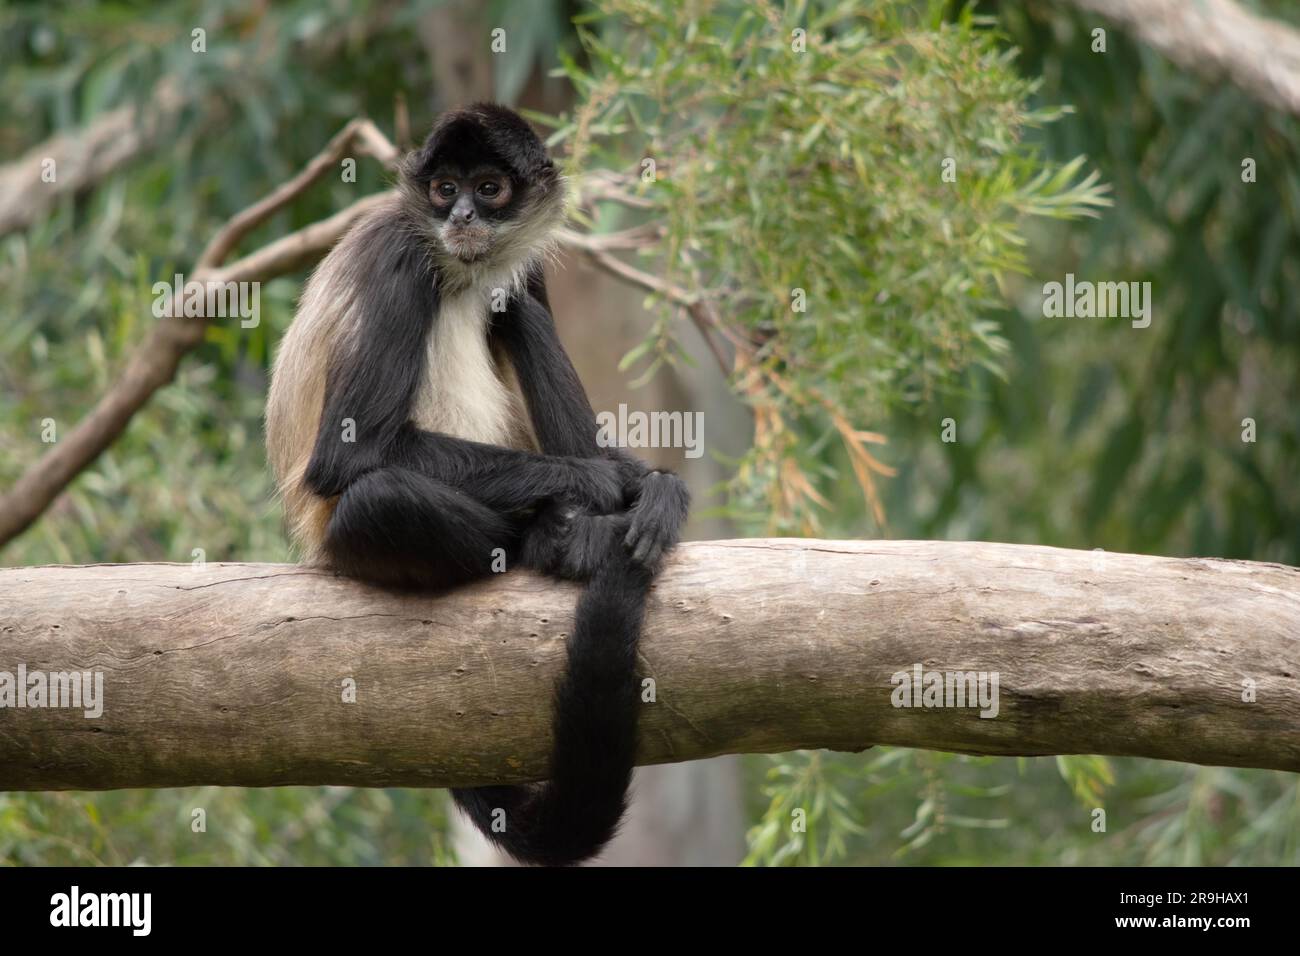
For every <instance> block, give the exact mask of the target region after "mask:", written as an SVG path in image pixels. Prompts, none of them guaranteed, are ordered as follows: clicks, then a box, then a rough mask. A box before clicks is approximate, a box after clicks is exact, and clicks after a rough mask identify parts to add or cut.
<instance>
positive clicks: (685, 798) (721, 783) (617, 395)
mask: <svg viewBox="0 0 1300 956" xmlns="http://www.w3.org/2000/svg"><path fill="white" fill-rule="evenodd" d="M483 12H484V11H483V9H482V6H481V5H480V4H474V3H467V2H465V0H453V2H450V3H446V4H443V5H441V6H439V7H437V8H435V9H434V10H431V11H430V12H429V14H428V15H427V16H426V17H425V18H424V21H423V24H422V26H421V30H420V34H421V37H422V38H423V40H424V43H425V47H426V49H427V50H428V52H429V57H430V62H431V64H432V69H433V75H434V79H435V90H434V106H435V108H436V109H438V110H442V109H448V108H452V107H456V106H463V105H465V104H467V103H472V102H474V101H475V100H484V99H492V98H493V85H494V84H493V80H492V61H491V59H490V55H489V54H488V53H487V51H488V49H489V47H488V31H489V29H490V25H488V24H486V23H484V22H483V20H482V19H481V18H482V14H483ZM544 79H545V78H544V76H543V75H542V73H541V72H540V71H535V72H534V75H533V77H532V81H531V82H530V83H529V84H528V85H527V87H526V88H525V91H524V94H523V98H522V101H521V103H520V105H522V106H525V107H527V108H529V109H536V110H543V111H546V112H552V113H555V112H559V111H560V110H562V109H564V108H566V107H567V106H568V105H569V103H568V102H567V101H566V100H562V99H558V98H556V96H555V94H554V93H552V91H553V90H554V91H556V92H557V93H564V94H565V95H567V93H566V88H565V87H563V86H560V85H558V84H548V83H545V82H544ZM416 137H417V140H418V138H419V134H418V132H417V133H416ZM547 291H548V292H549V294H550V298H551V305H552V308H553V309H554V310H555V319H556V323H557V324H558V326H559V330H560V337H561V338H562V339H563V341H564V345H565V348H566V349H568V351H569V355H570V357H571V358H572V359H573V364H574V365H575V366H576V367H577V369H578V374H579V375H580V376H581V377H582V381H583V384H585V385H586V387H587V394H588V395H589V396H590V398H591V404H592V407H593V408H595V409H596V411H597V412H599V411H601V410H611V411H617V409H618V405H619V402H626V403H627V405H628V407H629V408H630V409H640V410H644V411H655V410H666V411H678V410H680V411H683V412H687V411H697V410H698V411H702V412H704V422H705V431H704V436H705V442H706V444H705V446H704V447H705V448H706V454H705V456H704V457H703V458H699V459H695V460H693V461H691V462H690V467H683V463H684V458H683V456H682V453H681V451H680V450H679V449H662V448H647V449H633V452H634V453H635V454H637V455H638V456H640V457H644V458H646V459H647V460H649V461H651V462H653V463H654V464H656V465H663V466H667V467H671V468H673V469H675V470H678V471H679V472H680V473H681V475H682V477H683V478H685V479H686V480H687V482H688V483H689V484H690V488H691V494H692V495H693V496H694V499H695V502H696V507H697V509H698V508H700V507H702V506H703V504H704V502H705V501H706V494H707V492H708V489H709V488H710V487H712V486H713V485H714V484H716V483H717V482H718V481H720V480H721V479H722V477H723V474H722V471H721V468H720V466H719V465H718V463H717V461H716V460H715V459H713V458H712V457H710V456H709V454H708V452H707V449H709V448H710V447H716V446H711V445H710V444H708V441H709V436H710V434H712V435H722V434H728V435H739V436H743V435H745V434H746V431H745V428H746V427H747V418H746V415H745V412H744V409H743V408H741V407H740V406H739V405H738V404H737V403H736V402H735V400H734V399H732V398H731V394H730V392H729V390H728V389H727V387H726V382H725V381H724V380H723V378H722V376H721V374H720V373H719V372H717V370H716V368H715V367H714V366H708V367H707V370H708V371H710V372H711V373H712V374H711V375H709V377H708V381H707V385H696V386H695V387H694V388H693V389H692V388H690V387H688V385H687V384H686V383H684V382H683V381H681V380H680V378H679V376H677V375H676V374H675V373H674V372H673V370H671V369H667V370H664V371H661V372H660V373H659V374H658V375H657V376H656V377H655V378H654V380H653V381H651V382H649V383H648V384H647V385H646V386H645V387H643V388H641V389H639V390H637V391H636V392H635V393H633V392H632V390H631V389H629V388H628V381H629V378H630V376H628V375H624V374H623V373H622V372H620V371H619V370H618V362H619V359H621V358H622V357H623V355H624V354H626V353H627V351H628V350H629V349H630V348H632V346H633V345H635V344H636V343H637V342H638V341H640V339H641V336H642V334H643V333H644V331H645V330H646V329H647V328H649V326H650V317H649V316H648V315H647V314H646V312H645V310H644V309H642V308H641V301H642V299H643V295H642V294H641V293H639V292H636V291H633V290H631V289H629V288H628V287H626V286H625V285H623V284H622V283H620V282H618V281H617V280H615V279H613V278H611V277H610V276H608V275H606V274H604V273H601V272H597V271H596V270H595V268H594V267H592V266H590V265H588V264H587V263H585V262H582V261H579V258H578V257H576V256H573V255H569V254H566V255H565V256H564V257H563V258H562V259H561V261H560V264H559V266H558V267H557V268H552V269H550V270H548V274H547ZM697 338H698V333H695V330H694V329H689V330H688V336H687V337H686V341H685V344H686V347H687V348H688V349H690V351H691V354H692V355H698V356H707V355H708V352H707V350H706V349H705V348H704V347H703V344H702V343H700V342H698V341H697ZM705 368H706V367H705V366H704V364H703V362H701V369H705ZM702 378H703V376H695V379H696V381H697V382H698V381H699V380H700V379H702ZM722 414H725V415H726V416H727V417H728V418H730V419H731V420H732V421H731V423H730V424H732V425H733V426H734V425H735V424H737V423H741V424H740V427H739V428H736V427H731V428H725V429H724V428H723V427H721V424H722V423H721V419H720V415H722ZM711 424H712V425H714V427H713V428H712V429H710V425H711ZM743 450H744V449H743V439H742V445H741V446H740V447H729V448H727V449H726V451H727V453H729V454H739V453H740V452H741V451H743ZM731 533H732V529H730V528H729V527H728V526H727V523H726V522H723V521H720V520H717V519H699V518H695V517H692V518H691V521H690V522H689V523H688V525H687V527H686V532H685V536H686V537H687V538H724V537H728V536H729V535H730V534H731ZM632 787H633V799H632V803H631V808H630V810H629V812H628V815H627V819H626V821H625V822H624V825H623V828H622V830H621V831H620V833H619V835H618V837H616V838H615V839H614V840H613V842H611V843H610V845H609V847H608V848H607V849H606V850H605V852H604V853H603V854H601V858H600V860H599V861H598V862H597V863H596V864H595V865H616V866H617V865H654V866H730V865H733V864H735V863H737V862H739V860H740V859H741V857H742V856H743V855H744V847H745V843H744V831H745V818H744V806H743V801H742V798H741V787H740V760H739V758H737V757H719V758H716V759H713V760H704V761H697V762H694V763H686V764H673V765H665V766H658V767H639V768H637V770H636V774H635V777H634V779H633V784H632ZM452 841H453V844H454V845H455V847H456V853H457V856H458V857H459V859H460V861H461V863H463V864H465V865H468V866H510V865H513V864H512V861H511V860H510V859H509V858H508V857H506V856H505V855H504V854H502V853H500V852H498V851H497V850H496V848H495V847H493V846H492V845H491V844H490V843H489V842H488V841H487V840H486V839H485V838H484V837H483V836H482V835H481V834H479V832H478V831H477V830H475V829H474V828H473V826H472V825H471V824H470V823H469V822H468V821H467V820H466V819H465V818H464V817H463V816H461V815H460V814H459V813H453V814H452Z"/></svg>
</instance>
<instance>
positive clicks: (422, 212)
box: [266, 103, 690, 865]
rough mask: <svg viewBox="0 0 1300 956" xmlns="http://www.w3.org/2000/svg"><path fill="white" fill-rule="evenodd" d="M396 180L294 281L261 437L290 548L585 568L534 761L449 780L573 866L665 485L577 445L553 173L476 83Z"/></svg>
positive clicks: (341, 555)
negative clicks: (489, 782) (555, 272)
mask: <svg viewBox="0 0 1300 956" xmlns="http://www.w3.org/2000/svg"><path fill="white" fill-rule="evenodd" d="M397 179H398V189H397V190H396V191H395V195H394V197H393V198H392V199H391V200H389V201H386V202H385V203H384V204H383V205H381V206H379V207H378V208H376V209H375V210H374V211H372V212H371V213H370V214H368V215H367V216H366V217H365V218H364V219H363V220H361V221H359V222H358V223H357V224H356V225H355V226H354V227H353V228H352V229H351V230H350V231H349V232H348V234H347V235H346V236H345V237H344V238H343V239H342V240H341V241H340V242H339V244H338V245H337V246H336V247H335V248H334V249H333V251H331V252H330V254H329V255H328V256H327V257H326V258H325V259H324V260H323V261H322V262H321V264H320V265H319V266H318V267H317V268H316V270H315V271H314V273H313V274H312V276H311V278H310V280H309V281H308V283H307V285H306V288H305V289H304V291H303V295H302V298H301V300H300V302H299V305H298V310H297V312H296V314H295V316H294V320H293V323H292V325H291V326H290V328H289V330H288V332H287V333H286V334H285V336H284V339H283V341H282V342H281V344H280V348H279V351H278V354H277V356H276V360H275V365H274V370H273V374H272V380H271V388H270V394H269V398H268V402H267V416H266V417H267V420H266V439H267V449H268V456H269V458H270V460H271V463H272V466H273V468H274V471H275V474H276V478H277V484H278V488H279V491H280V494H281V497H282V499H283V501H284V505H285V512H286V519H287V522H288V525H289V528H290V531H291V534H292V536H293V537H294V539H295V540H296V541H297V543H298V544H299V546H300V547H301V549H302V550H303V552H304V557H305V559H306V560H308V561H310V562H313V563H318V564H323V565H325V566H328V567H331V568H334V569H335V570H337V571H338V572H340V573H342V574H344V575H347V576H351V577H355V578H359V579H361V580H363V581H368V582H372V583H374V584H378V585H382V586H387V587H393V588H406V589H409V588H417V589H441V588H447V587H451V586H454V585H457V584H460V583H463V582H467V581H471V580H474V579H476V578H481V577H484V576H486V575H487V574H489V573H491V572H492V570H493V567H492V565H493V561H494V557H499V556H500V555H502V554H504V555H505V556H506V561H507V564H508V566H510V567H515V566H521V567H527V568H532V569H534V570H537V571H541V572H543V573H546V574H550V575H554V576H557V577H562V578H566V579H570V580H578V581H582V582H585V588H584V590H583V593H582V596H581V597H580V599H579V601H578V605H577V609H576V612H575V621H574V626H573V629H572V634H571V637H570V638H569V640H568V650H567V663H566V668H565V673H564V676H563V677H562V678H561V680H560V681H559V683H558V685H557V687H556V690H555V696H554V705H553V706H554V710H553V716H552V720H553V725H552V729H553V734H554V749H553V751H552V754H551V759H550V771H549V779H548V780H547V781H546V782H544V783H541V784H534V785H530V786H490V787H479V788H473V789H453V790H452V795H453V797H454V799H455V801H456V803H457V804H458V805H459V806H460V807H461V809H462V810H463V811H465V812H466V813H467V814H468V815H469V817H470V818H471V819H472V820H473V821H474V822H475V824H476V825H477V826H478V828H479V829H480V830H482V831H483V833H484V834H485V835H486V836H487V837H488V838H489V839H491V840H493V841H494V842H496V843H497V844H498V845H500V846H501V847H502V848H503V849H504V850H506V851H507V852H508V853H510V854H511V855H512V856H514V857H515V858H516V859H518V860H520V861H521V862H525V863H532V864H542V865H572V864H576V863H578V862H581V861H582V860H585V859H587V858H589V857H591V856H593V855H595V854H596V853H598V852H599V851H600V849H601V847H602V846H604V844H605V843H606V842H607V841H608V840H609V839H610V838H611V837H612V836H613V835H614V833H615V832H616V831H617V828H618V825H619V821H620V819H621V818H622V815H623V812H624V810H625V808H626V801H627V789H628V785H629V782H630V780H631V774H632V767H633V764H634V758H635V753H636V726H637V716H638V708H639V706H640V705H639V687H638V684H637V680H636V676H637V675H636V647H637V641H638V638H639V637H640V632H641V623H642V617H643V614H644V607H645V601H646V597H647V593H648V591H649V588H650V584H651V581H652V579H653V577H654V574H655V573H656V571H657V570H658V568H659V566H660V564H661V562H662V559H663V557H664V555H665V554H666V553H667V552H668V551H669V550H670V549H671V548H672V547H673V546H674V545H675V544H676V542H677V540H678V536H679V532H680V529H681V525H682V523H683V522H684V521H685V519H686V514H687V510H688V507H689V503H690V499H689V495H688V493H687V491H686V486H685V484H684V483H683V482H682V481H681V479H680V478H679V477H678V476H676V475H675V474H673V473H671V472H668V471H662V470H654V469H651V468H649V467H648V466H647V465H645V464H644V463H643V462H641V461H638V460H637V459H635V458H632V457H631V456H629V455H627V454H625V453H624V452H622V451H621V450H619V449H613V448H602V447H599V445H598V444H597V441H596V435H597V426H596V420H595V414H594V413H593V411H592V408H591V404H590V403H589V401H588V399H587V395H586V392H585V391H584V390H583V387H582V383H581V381H580V380H579V379H578V375H577V373H576V371H575V370H574V368H573V364H572V363H571V362H570V360H569V357H568V355H567V354H566V353H565V351H564V348H563V346H562V345H561V344H560V340H559V336H558V335H557V333H556V328H555V322H554V318H553V316H552V314H551V309H550V304H549V302H548V299H547V295H546V284H545V280H544V277H543V272H542V263H543V261H544V260H545V259H546V258H547V256H548V255H549V254H550V253H551V250H552V249H553V246H554V241H555V240H554V236H555V232H556V230H557V229H558V228H559V227H560V225H561V224H562V223H563V221H564V218H565V206H566V194H565V193H566V190H565V183H564V180H563V178H562V176H561V175H560V173H559V172H558V170H557V169H556V167H555V165H554V163H553V161H552V160H551V158H550V157H549V155H548V154H547V151H546V148H545V146H544V145H543V144H542V142H541V140H540V139H539V138H538V137H537V135H536V133H534V132H533V130H532V129H531V128H530V127H529V125H528V124H527V123H526V122H525V121H524V120H523V119H522V118H521V117H520V116H519V115H518V114H516V113H514V112H513V111H511V110H509V109H507V108H505V107H503V106H499V105H495V104H489V103H482V104H476V105H474V106H470V107H467V108H464V109H460V110H455V111H452V112H449V113H446V114H444V115H443V116H442V117H441V118H440V119H439V120H438V122H437V123H436V124H435V126H434V128H433V130H432V132H431V133H430V134H429V137H428V138H427V140H426V141H425V142H424V144H423V146H422V147H420V148H418V149H416V150H414V151H412V152H411V153H410V154H409V155H407V156H406V157H405V158H404V159H403V161H402V163H401V164H400V167H399V171H398V175H397ZM498 549H500V550H498ZM497 810H504V811H505V824H506V825H505V829H504V832H494V830H495V829H499V828H494V827H492V826H491V824H492V821H493V816H494V812H495V811H497Z"/></svg>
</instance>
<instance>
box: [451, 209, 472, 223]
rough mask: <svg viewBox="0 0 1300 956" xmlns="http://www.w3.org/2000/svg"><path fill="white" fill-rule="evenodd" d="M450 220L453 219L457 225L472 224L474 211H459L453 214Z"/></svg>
mask: <svg viewBox="0 0 1300 956" xmlns="http://www.w3.org/2000/svg"><path fill="white" fill-rule="evenodd" d="M452 218H453V219H455V220H456V221H457V222H459V223H466V222H473V221H474V210H473V209H464V210H461V211H459V212H457V213H455V214H454V215H453V216H452Z"/></svg>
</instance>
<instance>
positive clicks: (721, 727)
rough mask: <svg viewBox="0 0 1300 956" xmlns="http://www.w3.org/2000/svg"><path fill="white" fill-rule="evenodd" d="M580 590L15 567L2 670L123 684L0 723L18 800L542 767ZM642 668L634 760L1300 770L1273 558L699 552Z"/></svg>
mask: <svg viewBox="0 0 1300 956" xmlns="http://www.w3.org/2000/svg"><path fill="white" fill-rule="evenodd" d="M576 593H577V589H576V587H574V586H572V585H567V584H562V583H558V582H553V581H548V580H544V579H542V578H540V577H536V576H533V575H529V574H526V573H512V574H508V575H502V576H500V577H498V578H494V579H492V580H490V581H485V582H481V583H479V584H476V585H473V586H470V587H466V588H464V589H461V590H458V591H455V592H453V593H447V594H442V595H416V594H405V595H401V594H391V593H387V592H384V591H381V590H377V589H374V588H369V587H365V586H362V585H360V584H357V583H355V582H352V581H347V580H342V579H339V578H336V577H334V576H332V575H330V574H329V573H327V572H323V571H319V570H313V569H308V568H300V567H294V566H290V565H249V564H208V565H206V566H205V567H192V566H189V565H171V564H153V565H146V564H139V565H96V566H89V567H44V568H11V569H4V570H0V671H7V672H10V673H13V674H16V673H17V668H18V666H19V665H20V664H22V665H25V668H26V670H27V671H28V673H29V674H31V673H32V672H36V671H45V672H61V671H74V670H76V671H88V672H92V673H93V672H101V673H102V674H103V682H104V707H103V714H102V716H100V717H98V718H87V717H86V716H84V715H83V712H82V711H81V710H75V709H69V708H53V707H43V708H42V707H36V708H31V707H25V708H22V709H9V708H5V709H0V790H31V789H39V790H55V789H90V790H98V789H112V788H117V787H164V786H189V785H196V784H217V785H244V786H280V785H289V784H346V785H357V786H434V787H444V786H451V785H459V786H465V785H478V784H487V783H512V782H520V781H527V780H536V779H539V778H542V777H544V776H545V773H546V760H547V751H548V748H549V746H550V695H551V688H552V686H553V683H554V681H555V680H556V678H557V677H558V675H559V674H560V672H561V669H562V668H563V664H564V641H565V636H566V634H567V632H568V628H569V626H570V622H571V620H572V613H573V606H574V599H575V595H576ZM641 659H642V669H643V673H644V675H645V676H646V677H648V678H652V679H653V681H654V702H647V703H645V705H644V710H643V712H642V716H641V745H640V754H639V762H640V763H643V764H650V763H665V762H675V761H683V760H694V759H698V758H701V757H707V756H713V755H716V754H725V753H760V752H772V753H775V752H781V751H787V750H794V749H799V748H810V747H826V748H831V749H836V750H860V749H862V748H865V747H866V746H868V745H870V744H895V745H902V746H909V747H922V748H927V749H935V750H947V751H957V752H964V753H980V754H1008V755H1009V754H1029V755H1037V754H1068V753H1101V754H1123V755H1132V756H1145V757H1158V758H1163V759H1168V760H1180V761H1187V762H1192V763H1201V764H1219V765H1227V766H1245V767H1269V768H1277V769H1285V770H1293V771H1294V770H1300V571H1298V570H1297V569H1294V568H1290V567H1286V566H1282V565H1274V564H1262V563H1254V562H1244V561H1221V560H1212V559H1177V558H1162V557H1145V556H1139V555H1126V554H1108V553H1102V552H1087V551H1067V550H1061V549H1055V548H1043V547H1033V546H1026V545H1009V544H984V543H973V542H910V541H871V542H855V541H816V540H793V539H755V540H737V541H714V542H696V543H691V544H686V545H683V546H682V547H681V548H680V549H679V551H678V553H677V554H676V555H675V557H674V558H673V560H672V562H671V564H670V566H669V567H667V568H666V569H665V571H664V572H663V574H662V575H661V576H660V578H659V579H658V581H657V584H656V587H655V589H654V593H653V595H652V598H651V604H650V608H649V613H648V618H647V624H646V629H645V634H644V637H643V640H642V654H641ZM917 664H919V665H921V666H922V668H923V669H924V670H925V671H942V672H948V671H976V672H987V673H990V674H992V673H996V674H997V675H998V678H999V694H998V706H997V715H996V716H995V717H990V718H984V717H981V716H979V712H978V710H977V709H974V708H971V707H964V708H963V707H901V708H900V707H895V706H894V703H893V698H894V697H895V696H896V690H897V689H896V687H895V685H894V683H893V682H892V681H891V678H892V677H893V675H895V674H896V673H899V672H902V673H904V674H907V675H909V677H910V675H911V673H912V671H913V665H917ZM349 678H350V679H352V680H355V682H356V702H355V703H346V702H344V690H343V686H344V682H345V680H346V679H349ZM0 680H3V675H0ZM29 680H30V678H29ZM83 703H84V702H83Z"/></svg>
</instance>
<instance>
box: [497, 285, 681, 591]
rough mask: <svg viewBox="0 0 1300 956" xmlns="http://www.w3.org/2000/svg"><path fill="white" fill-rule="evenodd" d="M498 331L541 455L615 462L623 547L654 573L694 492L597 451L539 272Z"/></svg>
mask: <svg viewBox="0 0 1300 956" xmlns="http://www.w3.org/2000/svg"><path fill="white" fill-rule="evenodd" d="M495 331H496V333H497V334H498V335H499V336H500V338H501V341H502V342H503V344H504V345H505V346H506V349H507V351H508V353H509V354H510V358H511V361H512V363H513V365H514V368H515V374H516V376H517V377H518V378H519V384H520V388H521V389H522V391H523V393H524V398H525V400H526V401H527V402H528V407H529V412H530V414H531V417H532V422H533V430H534V432H535V433H536V435H537V438H538V441H539V442H540V443H541V446H542V450H543V451H544V452H548V453H561V454H565V455H584V456H587V457H589V458H592V459H593V461H592V464H593V465H595V464H598V463H603V462H605V461H612V462H614V463H615V465H616V466H617V468H618V470H619V475H620V477H621V480H622V481H623V485H624V491H625V493H626V494H627V495H628V497H629V499H631V500H632V501H633V504H632V507H631V510H630V512H629V517H630V519H631V522H630V527H629V529H628V531H627V534H626V537H625V540H624V543H625V544H626V545H627V547H628V549H629V551H631V553H632V557H633V558H634V559H635V560H636V561H637V562H638V563H640V564H643V565H645V566H647V567H654V566H656V565H657V564H658V563H659V560H660V559H661V558H662V557H663V555H664V553H665V552H667V551H668V550H669V549H671V548H672V546H673V545H674V544H676V543H677V540H678V537H679V535H680V531H681V526H682V524H683V523H684V522H685V520H686V514H687V511H688V510H689V508H690V493H689V492H688V491H687V489H686V483H685V482H683V481H682V480H681V479H680V478H679V477H678V476H677V475H675V474H673V473H672V472H670V471H664V470H658V469H651V468H650V467H649V466H648V465H646V464H645V463H644V462H642V461H640V460H639V459H637V458H634V457H633V456H631V455H629V454H627V453H626V452H624V451H623V450H622V449H621V448H601V447H600V446H599V445H598V444H597V442H596V416H595V413H594V412H593V411H592V408H591V403H590V401H589V400H588V399H587V393H586V391H585V390H584V389H583V387H582V381H581V380H580V379H579V378H578V373H577V371H576V370H575V369H574V367H573V363H572V362H571V361H570V360H569V356H568V353H567V352H565V351H564V346H563V344H562V343H561V342H560V337H559V334H558V333H557V332H556V329H555V319H554V317H553V316H552V315H551V311H550V308H549V307H548V305H547V296H546V285H545V280H544V279H543V277H542V274H541V270H540V268H538V269H534V270H533V272H532V273H531V274H530V276H529V291H528V292H526V293H523V294H520V295H517V296H515V297H514V298H513V299H512V300H511V302H510V304H509V306H508V308H507V311H506V314H505V315H504V316H503V321H501V322H500V323H498V325H497V326H496V329H495Z"/></svg>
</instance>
